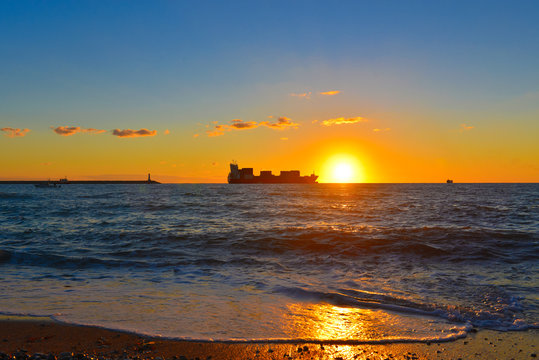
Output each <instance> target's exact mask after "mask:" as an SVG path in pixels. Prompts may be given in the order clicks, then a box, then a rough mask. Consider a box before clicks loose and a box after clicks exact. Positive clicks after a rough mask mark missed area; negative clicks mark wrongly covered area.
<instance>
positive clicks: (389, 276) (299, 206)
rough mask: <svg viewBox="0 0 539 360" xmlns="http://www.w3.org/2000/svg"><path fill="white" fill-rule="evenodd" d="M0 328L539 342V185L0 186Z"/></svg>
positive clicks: (197, 336) (202, 336) (278, 338)
mask: <svg viewBox="0 0 539 360" xmlns="http://www.w3.org/2000/svg"><path fill="white" fill-rule="evenodd" d="M0 230H1V231H0V314H3V315H25V316H46V317H50V318H52V319H54V320H57V321H61V322H66V323H73V324H82V325H95V326H100V327H105V328H111V329H119V330H124V331H129V332H136V333H140V334H146V335H158V336H163V337H168V338H176V339H186V340H203V341H240V342H241V341H246V342H249V341H275V342H298V341H321V342H332V341H334V342H345V343H347V342H348V343H389V342H415V341H417V342H429V341H451V340H455V339H458V338H462V337H466V336H467V334H469V333H470V332H472V331H476V330H481V329H494V330H500V331H522V330H527V329H531V328H539V271H538V270H539V184H457V183H455V184H310V185H307V184H281V185H280V184H275V185H261V184H249V185H228V184H161V185H158V184H139V185H133V184H129V185H77V184H68V185H62V187H61V188H35V187H34V186H32V185H1V186H0Z"/></svg>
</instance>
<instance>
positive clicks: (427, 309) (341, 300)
mask: <svg viewBox="0 0 539 360" xmlns="http://www.w3.org/2000/svg"><path fill="white" fill-rule="evenodd" d="M273 291H274V292H278V293H282V294H285V295H286V296H289V297H292V298H295V299H299V300H302V301H316V302H324V303H329V304H332V305H336V306H341V307H342V306H344V307H353V308H364V309H382V310H387V311H392V312H396V313H402V314H414V315H421V316H429V317H436V318H440V319H444V320H447V321H450V322H455V323H461V324H468V325H471V326H474V327H480V328H488V329H492V330H500V331H507V330H527V329H535V328H539V324H537V323H531V324H530V323H528V322H526V320H525V319H523V318H520V317H518V314H519V313H522V307H521V305H520V304H519V302H518V300H517V299H515V298H514V297H511V298H509V299H506V300H505V301H504V300H502V299H497V300H498V303H497V307H498V308H497V309H493V308H491V309H482V310H480V309H474V308H471V307H465V306H456V305H438V304H434V303H421V302H415V301H411V300H408V299H404V298H396V297H392V296H389V295H386V294H379V293H372V292H364V291H358V290H353V289H341V291H339V292H323V291H315V290H309V289H304V288H298V287H276V288H274V289H273ZM502 304H503V306H502Z"/></svg>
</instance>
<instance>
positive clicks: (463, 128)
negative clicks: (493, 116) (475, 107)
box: [460, 124, 474, 132]
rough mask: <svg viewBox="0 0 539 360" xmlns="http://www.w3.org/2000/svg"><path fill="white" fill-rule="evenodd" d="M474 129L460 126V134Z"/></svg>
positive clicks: (464, 125) (463, 125) (468, 126)
mask: <svg viewBox="0 0 539 360" xmlns="http://www.w3.org/2000/svg"><path fill="white" fill-rule="evenodd" d="M473 128H474V126H470V125H466V124H460V132H464V131H470V130H472V129H473Z"/></svg>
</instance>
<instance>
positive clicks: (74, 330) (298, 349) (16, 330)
mask: <svg viewBox="0 0 539 360" xmlns="http://www.w3.org/2000/svg"><path fill="white" fill-rule="evenodd" d="M537 347H539V330H528V331H522V332H497V331H489V330H482V331H478V332H476V333H470V334H469V335H468V337H467V338H465V339H460V340H457V341H454V342H447V343H431V344H425V343H409V344H378V345H372V344H355V345H344V344H336V343H333V344H332V343H322V344H321V343H314V344H313V343H222V342H193V341H179V340H168V339H162V338H152V337H145V336H140V335H136V334H131V333H125V332H120V331H112V330H107V329H102V328H97V327H91V326H77V325H68V324H63V323H58V322H54V321H51V320H47V319H46V318H40V319H35V318H29V319H22V320H21V319H20V318H9V317H4V319H3V320H0V353H4V354H9V355H13V354H15V353H16V352H19V355H21V354H23V353H26V354H27V355H28V356H31V355H32V354H35V353H41V354H50V353H52V354H54V355H56V356H57V357H58V358H62V359H69V358H73V359H76V358H78V359H83V358H84V357H83V356H82V355H78V354H84V355H86V357H87V358H89V357H103V358H121V359H123V358H140V359H152V358H153V359H156V358H162V359H197V358H198V359H459V358H461V359H533V358H536V356H537V353H538V351H537V350H538V349H537ZM67 353H69V354H67ZM60 354H61V356H60ZM68 355H72V356H68ZM0 358H1V355H0ZM51 358H52V357H51Z"/></svg>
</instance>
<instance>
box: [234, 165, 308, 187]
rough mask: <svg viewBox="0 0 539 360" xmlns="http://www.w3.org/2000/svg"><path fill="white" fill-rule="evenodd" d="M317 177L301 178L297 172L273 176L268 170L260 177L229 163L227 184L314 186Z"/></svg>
mask: <svg viewBox="0 0 539 360" xmlns="http://www.w3.org/2000/svg"><path fill="white" fill-rule="evenodd" d="M317 179H318V175H315V174H314V173H313V174H311V175H309V176H301V174H300V172H299V170H289V171H281V172H280V174H279V175H273V174H272V173H271V171H269V170H263V171H260V175H258V176H257V175H254V172H253V168H242V169H240V168H239V167H238V164H237V163H235V162H233V163H230V173H229V174H228V183H229V184H315V183H316V180H317Z"/></svg>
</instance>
